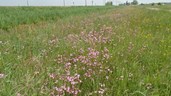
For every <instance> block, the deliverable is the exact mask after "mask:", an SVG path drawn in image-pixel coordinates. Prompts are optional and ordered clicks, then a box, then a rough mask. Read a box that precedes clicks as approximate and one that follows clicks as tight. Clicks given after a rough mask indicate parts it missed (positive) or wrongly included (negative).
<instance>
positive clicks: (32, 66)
mask: <svg viewBox="0 0 171 96" xmlns="http://www.w3.org/2000/svg"><path fill="white" fill-rule="evenodd" d="M69 10H71V9H69ZM92 10H93V9H92ZM78 14H79V13H78ZM78 14H76V15H72V16H68V17H66V18H61V19H58V20H54V21H51V22H49V21H46V22H43V23H38V24H26V25H23V26H16V27H15V28H11V29H10V30H9V31H4V30H2V31H0V32H1V35H0V44H1V47H0V50H1V54H0V57H1V58H0V85H1V86H0V95H2V96H16V95H17V96H23V95H24V96H25V95H26V96H51V95H52V96H55V95H65V96H70V95H71V96H74V95H75V96H77V95H78V96H170V94H171V92H170V90H171V85H170V83H171V81H170V79H171V71H170V69H171V65H170V64H171V59H170V57H171V46H170V44H171V34H170V30H171V27H170V23H169V22H168V21H169V20H171V18H170V17H169V16H170V15H171V13H170V12H168V11H162V10H160V11H156V10H149V9H148V8H146V6H144V7H139V6H128V7H122V8H117V9H111V8H109V9H105V11H101V10H99V11H92V12H90V13H89V14H82V15H78Z"/></svg>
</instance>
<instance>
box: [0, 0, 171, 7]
mask: <svg viewBox="0 0 171 96" xmlns="http://www.w3.org/2000/svg"><path fill="white" fill-rule="evenodd" d="M63 1H65V5H66V6H73V5H75V6H76V5H77V6H83V5H85V0H28V3H29V5H30V6H63V5H64V2H63ZM92 1H93V2H92ZM106 1H107V0H87V5H92V4H93V5H104V2H106ZM108 1H110V0H108ZM111 1H113V4H114V5H116V4H119V3H124V2H126V1H129V2H131V1H132V0H111ZM138 2H139V3H152V2H171V0H138ZM0 6H27V0H0Z"/></svg>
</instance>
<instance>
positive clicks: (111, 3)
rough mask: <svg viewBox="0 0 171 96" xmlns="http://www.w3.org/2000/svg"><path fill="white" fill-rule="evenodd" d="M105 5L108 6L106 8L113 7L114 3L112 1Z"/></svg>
mask: <svg viewBox="0 0 171 96" xmlns="http://www.w3.org/2000/svg"><path fill="white" fill-rule="evenodd" d="M105 5H106V6H112V5H113V2H112V1H108V2H106V4H105Z"/></svg>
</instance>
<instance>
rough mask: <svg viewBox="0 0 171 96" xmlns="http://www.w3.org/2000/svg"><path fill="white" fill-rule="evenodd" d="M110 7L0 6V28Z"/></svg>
mask: <svg viewBox="0 0 171 96" xmlns="http://www.w3.org/2000/svg"><path fill="white" fill-rule="evenodd" d="M110 8H111V7H105V8H104V7H103V8H102V7H0V13H1V14H0V28H1V29H5V30H8V29H9V28H12V27H14V26H18V25H20V24H32V23H37V22H40V21H42V20H43V21H52V20H57V19H59V18H65V17H68V16H73V15H80V14H87V13H90V12H95V11H102V10H107V9H110Z"/></svg>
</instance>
